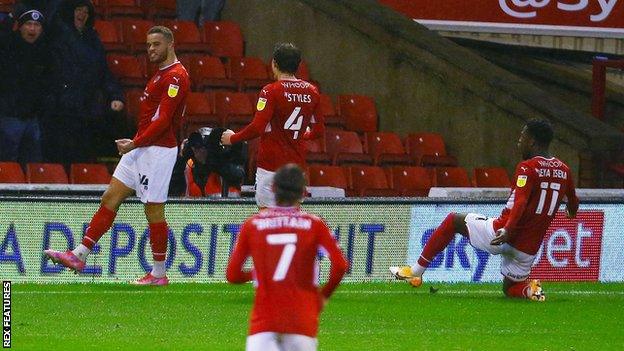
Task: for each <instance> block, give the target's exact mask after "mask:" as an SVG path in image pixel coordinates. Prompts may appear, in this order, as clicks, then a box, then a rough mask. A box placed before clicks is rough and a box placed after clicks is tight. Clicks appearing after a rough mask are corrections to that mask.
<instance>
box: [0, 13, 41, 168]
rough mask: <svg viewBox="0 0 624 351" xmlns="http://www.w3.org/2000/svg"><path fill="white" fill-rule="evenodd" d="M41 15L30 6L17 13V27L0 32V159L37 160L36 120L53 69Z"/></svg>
mask: <svg viewBox="0 0 624 351" xmlns="http://www.w3.org/2000/svg"><path fill="white" fill-rule="evenodd" d="M44 19H45V17H44V16H43V14H41V12H39V11H37V10H34V9H30V10H27V11H24V12H23V13H21V14H20V15H19V16H18V17H17V23H18V30H17V31H15V32H13V31H11V32H4V31H3V32H0V77H1V79H0V145H1V146H0V159H1V160H3V161H19V162H21V163H28V162H40V161H41V128H40V121H41V120H42V119H45V113H46V112H47V111H48V110H49V107H50V105H51V103H50V89H49V87H50V75H51V72H52V70H53V68H52V62H51V61H50V60H49V58H48V55H49V54H50V50H49V47H48V45H47V41H46V39H45V37H44V35H43V28H44V26H43V22H44Z"/></svg>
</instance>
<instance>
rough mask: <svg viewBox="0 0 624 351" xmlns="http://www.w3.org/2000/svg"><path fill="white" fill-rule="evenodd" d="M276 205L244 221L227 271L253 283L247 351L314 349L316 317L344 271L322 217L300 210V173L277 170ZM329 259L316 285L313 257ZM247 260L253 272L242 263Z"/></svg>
mask: <svg viewBox="0 0 624 351" xmlns="http://www.w3.org/2000/svg"><path fill="white" fill-rule="evenodd" d="M273 188H274V191H275V196H276V201H277V207H269V208H268V209H266V210H265V211H261V212H260V213H259V214H256V215H254V216H252V217H251V218H249V219H247V220H246V221H245V223H244V224H243V226H242V227H241V230H240V234H239V236H238V240H237V242H236V246H235V248H234V251H233V253H232V257H231V259H230V262H229V264H228V267H227V272H226V277H227V280H228V281H229V282H231V283H244V282H247V281H249V280H252V279H253V280H254V283H255V286H256V296H255V301H254V306H253V310H252V312H251V320H250V324H251V325H250V329H249V336H248V338H247V351H269V350H275V351H277V350H300V351H311V350H316V345H317V341H316V334H317V332H318V324H319V314H320V312H321V310H322V308H323V306H324V305H325V303H326V302H327V299H329V297H330V296H331V294H332V293H333V291H334V290H335V289H336V287H337V286H338V284H339V283H340V280H341V279H342V276H343V275H344V274H345V272H346V271H347V268H348V264H347V260H346V259H345V258H344V256H343V254H342V252H341V251H340V248H339V247H338V243H337V242H336V240H335V239H334V238H333V237H332V235H331V233H330V231H329V228H328V227H327V225H326V224H325V222H323V220H322V219H320V218H318V217H316V216H313V215H311V214H308V213H306V212H304V211H302V210H301V209H299V203H300V202H301V200H302V198H303V196H304V194H305V177H304V175H303V171H302V170H301V168H299V166H297V165H295V164H288V165H286V166H283V167H282V168H280V169H279V170H278V171H277V172H276V173H275V177H274V181H273ZM319 250H324V252H326V253H327V254H328V255H329V259H330V260H331V270H330V273H329V280H328V281H327V283H326V284H325V285H324V286H323V287H322V288H319V287H318V279H319V267H318V262H317V259H316V256H317V254H318V251H319ZM248 257H251V258H252V260H253V270H251V271H249V270H245V269H244V268H243V265H244V264H245V261H246V260H247V258H248Z"/></svg>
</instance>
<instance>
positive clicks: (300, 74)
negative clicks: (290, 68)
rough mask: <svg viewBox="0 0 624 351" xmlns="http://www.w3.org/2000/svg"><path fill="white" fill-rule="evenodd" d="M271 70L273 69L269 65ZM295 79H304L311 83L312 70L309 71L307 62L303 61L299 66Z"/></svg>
mask: <svg viewBox="0 0 624 351" xmlns="http://www.w3.org/2000/svg"><path fill="white" fill-rule="evenodd" d="M270 69H271V65H270V64H269V70H270ZM271 73H272V72H271ZM295 77H297V78H299V79H303V80H305V81H308V82H309V81H310V70H309V69H308V64H307V63H306V62H305V60H301V63H300V64H299V68H297V72H296V73H295Z"/></svg>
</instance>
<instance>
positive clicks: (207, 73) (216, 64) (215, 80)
mask: <svg viewBox="0 0 624 351" xmlns="http://www.w3.org/2000/svg"><path fill="white" fill-rule="evenodd" d="M190 72H191V78H192V80H193V84H194V85H195V87H196V88H198V89H200V90H202V89H206V88H210V89H219V88H225V89H232V90H234V89H236V87H237V84H236V82H235V81H234V80H233V79H230V78H228V77H227V76H226V73H225V67H224V66H223V63H221V60H219V59H218V58H217V57H211V56H200V57H195V58H194V59H192V60H191V63H190Z"/></svg>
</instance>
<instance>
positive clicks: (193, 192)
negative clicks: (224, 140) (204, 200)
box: [169, 128, 245, 197]
mask: <svg viewBox="0 0 624 351" xmlns="http://www.w3.org/2000/svg"><path fill="white" fill-rule="evenodd" d="M224 130H225V129H223V128H214V129H211V128H200V129H198V130H197V131H195V132H193V133H191V135H189V138H188V139H186V140H185V141H184V142H183V143H182V145H181V146H180V154H179V156H178V160H177V162H176V165H175V167H174V169H173V175H172V177H171V185H170V188H169V193H170V194H171V195H178V196H179V195H182V194H184V195H186V196H191V197H200V196H220V195H221V194H222V183H221V180H223V181H224V182H225V183H226V186H227V188H228V196H229V197H234V196H240V185H241V184H242V182H243V179H244V178H245V168H244V166H243V165H244V164H245V158H244V156H243V155H244V153H243V144H242V143H241V144H237V145H234V146H232V147H230V146H227V147H224V146H222V145H221V134H223V131H224Z"/></svg>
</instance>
